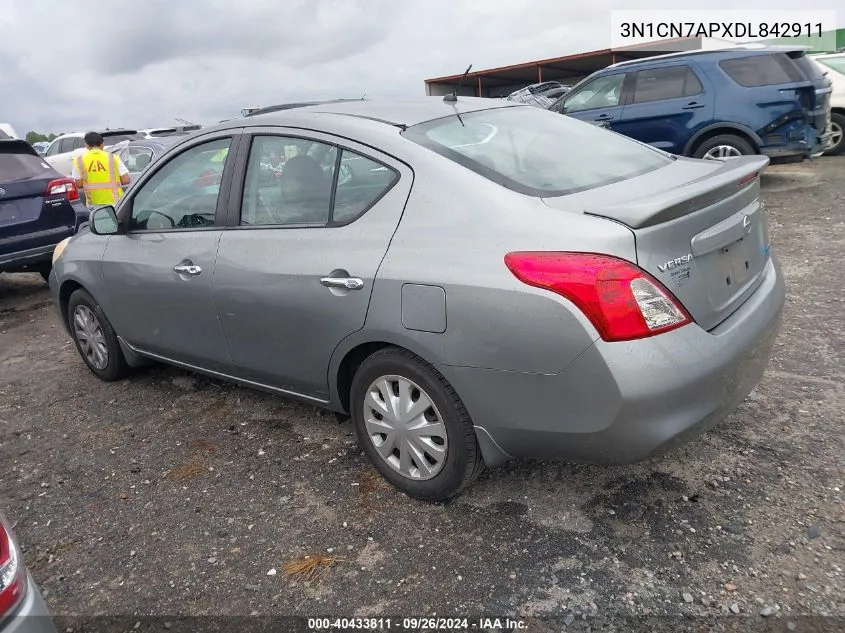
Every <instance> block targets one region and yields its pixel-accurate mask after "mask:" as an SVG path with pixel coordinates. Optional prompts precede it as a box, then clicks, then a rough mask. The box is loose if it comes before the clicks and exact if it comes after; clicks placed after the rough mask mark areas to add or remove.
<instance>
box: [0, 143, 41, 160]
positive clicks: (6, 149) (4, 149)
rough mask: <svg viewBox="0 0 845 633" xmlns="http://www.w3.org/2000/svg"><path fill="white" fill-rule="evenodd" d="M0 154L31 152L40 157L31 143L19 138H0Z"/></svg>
mask: <svg viewBox="0 0 845 633" xmlns="http://www.w3.org/2000/svg"><path fill="white" fill-rule="evenodd" d="M0 154H31V155H32V156H35V157H36V158H41V156H39V154H38V152H36V151H35V148H34V147H33V146H32V145H30V144H29V143H27V142H26V141H22V140H20V139H0Z"/></svg>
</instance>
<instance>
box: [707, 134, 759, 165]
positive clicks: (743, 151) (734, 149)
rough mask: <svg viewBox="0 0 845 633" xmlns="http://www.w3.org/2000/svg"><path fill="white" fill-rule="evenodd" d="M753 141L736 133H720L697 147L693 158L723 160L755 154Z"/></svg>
mask: <svg viewBox="0 0 845 633" xmlns="http://www.w3.org/2000/svg"><path fill="white" fill-rule="evenodd" d="M755 153H756V152H755V151H754V148H753V147H752V146H751V143H749V142H748V141H746V140H745V139H744V138H742V137H739V136H736V135H735V134H719V135H718V136H714V137H713V138H708V139H707V140H706V141H704V142H703V143H702V144H701V145H699V146H698V147H696V148H695V153H694V154H693V158H705V159H715V160H721V159H724V158H738V157H740V156H750V155H751V154H755Z"/></svg>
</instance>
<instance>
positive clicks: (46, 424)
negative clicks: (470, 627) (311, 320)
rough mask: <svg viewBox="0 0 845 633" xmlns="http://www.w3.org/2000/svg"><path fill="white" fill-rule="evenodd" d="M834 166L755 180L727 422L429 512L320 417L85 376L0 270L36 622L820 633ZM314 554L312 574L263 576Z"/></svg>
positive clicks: (18, 502) (844, 569)
mask: <svg viewBox="0 0 845 633" xmlns="http://www.w3.org/2000/svg"><path fill="white" fill-rule="evenodd" d="M843 168H845V157H840V158H825V159H821V160H819V161H816V162H813V163H811V164H801V165H790V166H778V167H772V168H770V169H769V171H768V173H767V175H766V177H765V181H764V190H765V200H766V203H767V207H768V212H769V214H770V219H771V223H772V235H773V241H774V243H775V252H776V253H778V254H779V257H780V258H781V261H782V263H783V265H784V269H785V274H786V277H787V283H788V291H789V297H788V305H787V310H786V316H785V322H784V327H783V330H782V332H781V334H780V338H779V341H778V343H777V347H776V355H775V358H774V360H773V361H772V364H771V366H770V369H769V371H768V372H767V374H766V377H765V379H764V380H763V382H762V384H761V385H760V386H759V387H758V388H757V389H756V390H755V392H754V393H752V394H751V396H750V397H749V398H748V400H747V401H746V402H745V403H744V404H743V405H742V406H741V407H740V408H739V410H738V411H737V412H736V413H734V414H733V415H732V416H731V417H730V418H729V419H728V420H726V421H725V422H724V423H723V424H722V425H720V426H719V427H718V428H717V429H715V430H714V431H712V432H710V433H708V434H706V435H705V436H703V437H702V438H700V439H698V440H695V441H694V442H692V443H690V444H688V445H687V446H685V447H683V448H681V449H679V450H676V451H675V452H673V453H672V454H670V455H668V456H665V457H662V458H660V459H655V460H651V461H648V462H643V463H640V464H637V465H633V466H627V467H615V468H606V467H593V466H585V465H569V464H559V463H535V462H519V463H511V464H508V465H507V466H506V467H504V468H501V469H498V470H494V471H488V472H487V473H485V474H484V475H482V477H481V479H480V480H479V481H478V482H477V483H476V485H475V486H474V487H472V488H471V489H470V490H469V491H467V492H466V493H465V494H464V495H463V496H461V497H459V498H458V499H456V500H454V501H452V502H450V503H448V504H441V505H426V504H422V503H418V502H415V501H412V500H410V499H408V498H406V497H405V496H403V495H401V494H399V493H397V492H395V491H394V490H393V489H392V488H390V487H388V486H387V485H386V484H384V483H383V482H382V480H381V479H380V477H379V476H378V475H377V474H376V473H375V471H374V470H373V469H371V468H370V467H369V465H368V464H367V462H366V461H365V459H364V457H363V455H362V454H361V453H360V452H359V451H358V449H357V447H356V443H355V439H354V436H353V433H352V430H351V428H350V426H349V425H348V424H338V423H337V421H336V420H335V418H334V416H333V415H331V414H327V413H324V412H321V411H318V410H317V409H314V408H311V407H308V406H303V405H299V404H293V403H290V402H287V401H285V400H282V399H280V398H276V397H272V396H268V395H265V394H262V393H258V392H255V391H251V390H248V389H241V388H237V387H233V386H230V385H226V384H222V383H218V382H214V381H210V380H207V379H205V378H201V377H198V376H195V375H192V374H189V373H186V372H184V371H181V370H177V369H171V368H166V367H153V368H150V369H148V370H145V371H143V372H142V373H140V374H139V375H137V376H135V377H133V378H132V379H130V380H126V381H123V382H120V383H115V384H104V383H101V382H99V381H97V380H96V378H95V377H94V376H93V375H92V374H91V373H90V372H89V371H87V369H85V367H84V365H83V364H82V361H81V360H80V359H79V358H78V356H77V354H76V352H75V349H74V348H73V346H72V344H71V342H70V340H69V338H68V336H67V335H66V333H65V332H64V331H63V330H62V328H61V325H60V324H59V319H58V317H57V315H56V313H55V311H54V308H53V306H52V304H51V303H50V299H49V296H48V293H47V290H46V288H45V285H44V284H43V282H42V281H41V279H40V278H39V277H37V276H29V275H18V276H10V275H5V276H0V508H2V510H3V511H4V512H5V513H6V515H7V517H8V518H9V519H10V521H11V522H12V523H13V525H14V529H15V531H16V533H17V535H18V537H19V540H20V541H21V543H22V547H23V550H24V556H25V560H26V563H27V565H28V567H29V569H30V570H31V572H32V574H33V576H34V578H35V579H36V581H37V583H38V584H39V585H40V587H41V588H42V591H43V593H44V595H45V598H46V601H47V603H48V605H49V607H50V609H51V610H52V612H53V613H54V614H55V615H73V614H85V615H97V614H105V615H130V614H131V615H133V616H142V615H166V616H179V615H209V614H214V615H250V614H261V615H275V614H300V615H305V614H308V615H313V614H335V615H340V616H376V615H385V616H387V615H393V616H396V615H397V614H399V615H414V616H426V615H432V614H438V615H441V616H444V615H479V614H480V615H484V614H492V615H499V616H505V615H508V614H510V615H512V616H517V615H518V616H520V617H524V618H533V617H540V616H549V615H555V616H559V617H560V620H559V622H560V623H561V624H562V627H561V628H563V627H565V626H566V625H569V630H586V629H584V628H583V627H584V626H586V623H585V620H584V619H583V616H585V615H586V616H589V617H590V618H591V619H589V620H588V622H591V623H592V624H591V626H592V627H593V629H594V630H609V629H607V628H600V623H601V622H605V625H606V626H609V625H610V624H612V623H618V622H620V618H621V617H623V616H630V617H633V618H638V617H642V616H650V617H651V618H652V619H641V620H636V619H635V620H631V621H632V622H639V623H640V625H642V627H645V626H646V624H645V623H646V622H647V623H648V625H647V626H648V630H657V629H658V628H659V626H658V624H659V623H660V622H663V623H668V624H666V627H668V628H666V629H665V630H676V631H678V630H681V628H680V627H681V623H685V624H684V626H695V627H699V628H694V629H690V630H696V631H698V630H713V629H712V627H717V628H719V629H721V630H745V629H738V628H736V626H738V624H737V623H742V626H751V625H752V624H754V623H756V624H757V625H758V626H761V623H762V625H765V626H766V627H768V629H767V630H783V631H786V630H799V631H805V630H840V631H841V630H843V629H845V555H843V550H844V549H845V534H843V532H845V529H844V528H845V501H844V500H843V499H845V497H843V492H842V489H843V487H845V459H843V457H845V451H843V435H844V434H843V426H842V424H843V409H844V408H845V397H843V396H845V394H844V393H843V392H845V381H843V373H845V370H844V369H843V368H844V367H845V364H843V337H842V331H843V321H845V318H844V317H845V304H843V300H845V293H843V282H842V271H843V261H845V230H844V229H845V223H843V209H845V180H843V179H842V174H843V173H845V169H843ZM317 555H324V556H327V557H333V558H335V559H337V560H335V562H334V565H333V566H328V565H326V566H321V567H319V568H317V570H316V574H315V576H314V577H313V578H311V579H310V580H308V579H304V578H301V577H290V576H288V575H287V574H286V573H285V565H286V563H289V562H292V561H296V560H297V559H301V558H303V557H304V556H311V559H310V560H312V561H313V560H315V556H317ZM657 616H669V617H663V618H662V619H661V618H659V617H657ZM810 616H813V617H814V618H815V619H811V618H810ZM608 623H610V624H608ZM690 623H692V624H690ZM704 623H706V624H707V626H709V627H711V628H700V625H703V624H704ZM579 625H580V626H582V628H578V627H579ZM531 626H535V624H532V625H531ZM632 626H633V627H634V628H629V629H625V630H640V627H638V626H634V625H632ZM732 626H733V627H734V628H733V629H731V627H732ZM778 627H780V628H778ZM537 630H545V629H542V628H540V629H537ZM555 630H557V629H555ZM661 630H663V629H661ZM760 630H763V629H760Z"/></svg>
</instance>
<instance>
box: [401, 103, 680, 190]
mask: <svg viewBox="0 0 845 633" xmlns="http://www.w3.org/2000/svg"><path fill="white" fill-rule="evenodd" d="M491 130H492V131H491ZM403 134H404V135H405V136H406V137H407V138H408V139H410V140H412V141H415V142H416V143H419V144H420V145H422V146H424V147H427V148H428V149H431V150H432V151H435V152H437V153H438V154H441V155H443V156H445V157H447V158H449V159H451V160H453V161H455V162H456V163H458V164H459V165H462V166H464V167H466V168H468V169H471V170H472V171H475V172H476V173H478V174H480V175H482V176H484V177H486V178H488V179H489V180H491V181H493V182H495V183H497V184H499V185H502V186H504V187H507V188H508V189H511V190H513V191H517V192H520V193H524V194H527V195H531V196H537V197H550V196H561V195H565V194H568V193H574V192H576V191H584V190H587V189H593V188H596V187H601V186H603V185H609V184H611V183H614V182H619V181H622V180H626V179H628V178H633V177H635V176H638V175H641V174H644V173H647V172H650V171H654V170H656V169H659V168H661V167H664V166H666V165H668V164H670V163H671V162H672V161H673V160H675V159H674V158H673V157H671V156H668V155H666V154H665V153H663V152H660V151H658V150H656V149H654V148H652V147H649V146H646V145H643V144H641V143H638V142H636V141H634V140H632V139H629V138H628V137H625V136H622V135H620V134H616V133H614V132H610V131H607V130H603V129H601V128H599V127H596V126H595V125H592V124H590V123H585V122H583V121H578V120H577V119H574V118H572V117H568V116H560V115H558V114H554V113H553V112H549V111H547V110H542V109H540V108H535V107H532V106H513V107H505V108H492V109H490V110H481V111H477V112H469V113H466V114H461V117H460V119H458V117H457V116H449V117H445V118H441V119H436V120H434V121H429V122H427V123H421V124H419V125H415V126H412V127H410V128H408V130H407V131H406V132H404V133H403ZM473 139H476V140H475V142H473ZM477 139H481V140H480V141H479V140H477Z"/></svg>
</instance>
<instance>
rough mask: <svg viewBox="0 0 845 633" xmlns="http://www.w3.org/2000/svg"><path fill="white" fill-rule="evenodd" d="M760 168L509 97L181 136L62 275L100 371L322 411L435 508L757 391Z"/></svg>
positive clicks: (630, 450)
mask: <svg viewBox="0 0 845 633" xmlns="http://www.w3.org/2000/svg"><path fill="white" fill-rule="evenodd" d="M766 165H767V159H766V158H765V157H759V156H753V157H743V158H737V159H731V160H724V161H720V160H708V161H701V160H693V159H687V158H682V157H677V156H672V155H669V154H666V153H664V152H662V151H660V150H657V149H655V148H653V147H650V146H648V145H644V144H641V143H638V142H636V141H633V140H631V139H628V138H626V137H623V136H621V135H618V134H615V133H613V132H609V131H606V130H602V129H600V128H598V127H595V126H592V125H590V124H588V123H583V122H580V121H576V120H574V119H571V118H568V117H561V116H558V115H556V114H554V113H551V112H547V111H544V110H542V109H539V108H534V107H531V106H526V105H520V104H514V103H509V102H506V101H499V100H495V101H494V100H488V99H473V98H463V97H461V98H459V99H458V100H457V101H449V100H446V99H440V98H433V97H429V98H422V99H417V100H411V101H407V102H389V103H380V102H377V101H355V102H342V103H327V104H322V105H321V104H316V105H310V106H306V107H301V108H293V109H288V110H284V111H280V112H277V113H271V114H266V115H261V116H256V117H251V118H248V119H238V120H236V121H230V122H227V123H224V124H221V125H218V126H216V127H213V128H205V129H203V130H202V131H201V132H199V133H196V134H193V135H191V136H190V137H186V138H184V139H183V140H181V141H180V142H178V143H176V144H175V145H174V146H173V147H171V148H170V149H169V150H168V151H167V152H166V153H165V154H164V155H163V156H162V157H161V158H160V159H158V160H157V161H155V163H154V164H153V165H151V166H150V168H149V169H147V170H146V171H145V172H144V173H143V175H142V176H141V177H140V178H139V179H138V182H137V183H136V184H135V186H133V187H132V189H131V190H130V192H129V193H128V194H127V196H126V197H125V198H124V199H123V200H122V201H121V202H120V204H119V206H118V208H117V209H113V208H111V207H103V208H101V209H98V210H95V211H94V212H93V213H92V216H91V221H90V231H89V232H83V233H81V234H79V235H77V236H76V237H74V238H72V239H71V240H70V241H69V243H67V242H66V243H63V244H61V245H60V246H59V247H58V248H57V249H56V252H55V254H54V259H55V265H54V269H53V271H54V272H53V274H52V277H51V280H50V284H51V288H52V292H53V296H54V299H55V303H56V306H57V307H58V310H59V312H60V314H61V317H62V319H63V321H64V323H65V326H66V327H67V330H68V332H69V333H70V335H71V336H72V337H73V340H74V341H75V342H76V345H77V348H78V349H79V352H80V354H81V356H82V359H83V360H84V361H85V363H86V364H87V366H88V367H89V368H90V369H91V371H93V372H94V373H95V374H96V375H97V376H99V377H100V378H102V379H103V380H107V381H111V380H116V379H119V378H121V377H123V376H125V375H126V374H127V373H128V372H129V371H130V370H131V368H133V367H137V366H139V365H141V364H143V363H146V362H149V361H161V362H164V363H170V364H173V365H177V366H180V367H183V368H187V369H190V370H194V371H197V372H202V373H205V374H207V375H210V376H213V377H216V378H220V379H224V380H230V381H234V382H237V383H240V384H242V385H247V386H251V387H256V388H260V389H265V390H267V391H270V392H272V393H276V394H281V395H283V396H289V397H292V398H297V399H300V400H303V401H305V402H310V403H313V404H315V405H319V406H322V407H326V408H328V409H331V410H333V411H335V412H337V413H338V414H339V415H341V416H348V417H350V418H351V420H352V423H353V425H354V427H355V430H356V432H357V435H358V438H359V442H360V444H361V446H362V448H363V450H364V451H365V452H366V454H367V455H368V456H369V458H370V459H371V460H372V462H373V463H374V464H375V466H376V468H378V469H379V471H380V472H381V473H382V475H383V476H384V477H385V478H386V479H388V480H389V481H390V482H391V483H393V484H394V485H395V486H396V487H398V488H399V489H401V490H402V491H404V492H405V493H407V494H409V495H411V496H414V497H417V498H421V499H426V500H440V499H445V498H449V497H452V496H454V495H456V494H458V493H459V492H460V491H461V490H462V489H463V488H464V487H465V486H466V485H467V484H469V483H470V482H471V481H472V480H473V479H474V478H475V476H476V475H477V474H478V473H479V471H480V470H481V468H482V466H483V465H485V464H486V465H488V466H495V465H499V464H501V463H503V462H504V461H506V460H508V459H511V458H529V457H533V458H553V459H565V460H588V461H593V462H600V463H624V462H632V461H636V460H640V459H644V458H647V457H649V456H652V455H656V454H659V453H661V452H663V451H665V450H667V449H668V448H669V447H671V446H672V445H674V444H676V443H678V442H680V441H683V440H686V439H689V438H691V437H694V436H695V435H697V434H699V433H701V432H702V431H704V430H706V429H707V428H709V427H710V426H712V425H713V424H715V423H717V422H718V421H719V420H721V419H723V418H724V417H725V416H727V415H728V414H729V413H730V412H731V411H732V410H733V409H734V408H735V407H736V406H738V404H739V403H741V402H742V401H743V399H744V398H745V397H746V396H747V395H748V394H749V392H750V391H751V390H752V389H753V388H754V387H755V385H756V384H757V383H758V382H759V380H760V378H761V376H762V374H763V372H764V369H765V367H766V365H767V363H768V361H769V358H770V354H771V350H772V347H773V342H774V338H775V335H776V333H777V331H778V328H779V323H780V317H781V312H782V307H783V304H784V295H785V290H784V282H783V277H782V274H781V272H780V269H779V267H778V264H777V261H776V259H775V257H774V256H773V253H772V250H771V245H770V242H769V233H768V230H767V224H766V216H765V214H764V210H763V202H762V201H761V198H760V182H759V176H760V172H761V171H762V170H763V169H764V168H765V167H766Z"/></svg>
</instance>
